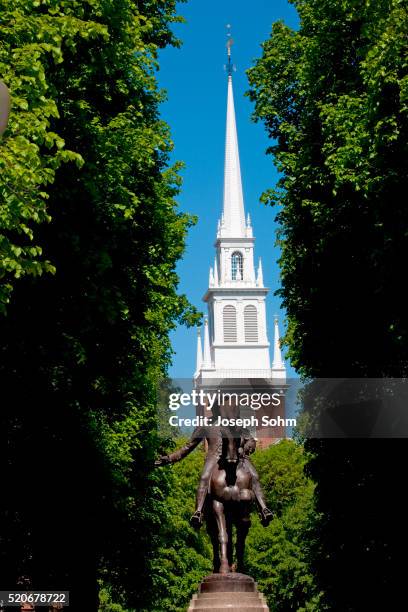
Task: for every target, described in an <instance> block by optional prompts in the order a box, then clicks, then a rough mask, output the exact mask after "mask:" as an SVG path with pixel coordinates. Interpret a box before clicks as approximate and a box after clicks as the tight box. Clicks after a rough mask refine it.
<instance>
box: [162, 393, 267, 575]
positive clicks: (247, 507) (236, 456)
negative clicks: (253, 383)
mask: <svg viewBox="0 0 408 612" xmlns="http://www.w3.org/2000/svg"><path fill="white" fill-rule="evenodd" d="M237 410H239V409H237V408H235V406H233V405H229V406H227V407H226V406H224V407H223V410H222V411H218V407H216V406H215V407H214V408H213V415H212V421H213V423H215V422H216V420H217V418H218V417H219V416H220V415H221V416H222V418H223V419H225V418H226V419H228V421H230V420H231V422H233V421H234V420H235V419H236V418H237ZM238 414H239V411H238ZM201 441H204V443H205V444H206V447H207V454H206V460H205V464H204V468H203V471H202V475H201V479H200V484H199V487H198V490H197V498H196V511H195V513H194V514H193V516H192V517H191V521H190V522H191V524H192V525H193V526H194V527H196V528H199V527H200V526H201V524H202V521H203V519H205V521H206V525H207V531H208V534H209V536H210V538H211V542H212V546H213V552H214V561H213V563H214V573H220V574H226V573H229V572H231V571H237V572H243V569H244V552H245V540H246V537H247V534H248V531H249V528H250V525H251V517H250V513H251V507H252V503H253V502H254V501H255V502H256V503H257V505H258V509H259V512H260V516H261V521H262V524H263V525H264V526H267V525H268V524H269V522H270V521H271V520H272V517H273V515H272V512H271V511H270V510H269V508H267V506H266V503H265V499H264V496H263V493H262V490H261V486H260V483H259V478H258V474H257V472H256V470H255V467H254V466H253V465H252V463H251V461H250V460H249V457H248V455H249V454H250V453H252V452H253V451H254V450H255V447H256V441H255V439H254V438H253V437H252V436H251V435H250V433H249V432H248V430H246V429H244V428H242V427H237V426H235V425H233V424H231V425H227V426H219V425H216V424H210V425H209V426H203V427H197V428H196V429H195V430H194V432H193V434H192V437H191V439H190V440H189V442H187V444H185V445H184V446H183V447H182V448H180V449H179V450H177V451H175V452H173V453H170V454H169V455H164V456H162V457H160V458H159V459H158V460H157V461H156V462H155V465H156V466H160V465H168V464H173V463H176V462H177V461H180V460H181V459H183V458H184V457H186V456H187V455H188V454H189V453H190V452H191V451H192V450H194V448H196V447H197V446H198V444H199V443H200V442H201ZM234 527H235V530H236V545H235V558H234V546H233V529H234Z"/></svg>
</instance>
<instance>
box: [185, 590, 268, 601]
mask: <svg viewBox="0 0 408 612" xmlns="http://www.w3.org/2000/svg"><path fill="white" fill-rule="evenodd" d="M260 595H261V593H259V592H257V591H255V592H254V593H245V592H244V593H239V592H237V591H219V592H215V593H199V594H198V595H193V597H194V599H197V598H199V599H217V598H220V597H224V598H227V599H231V600H232V601H236V600H237V601H241V600H242V599H245V601H246V600H247V599H258V598H259V596H260Z"/></svg>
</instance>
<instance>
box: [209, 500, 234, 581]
mask: <svg viewBox="0 0 408 612" xmlns="http://www.w3.org/2000/svg"><path fill="white" fill-rule="evenodd" d="M213 510H214V515H215V520H216V521H217V527H218V541H219V543H220V552H221V560H220V561H221V562H220V572H219V573H220V574H228V572H229V571H230V566H229V563H228V553H227V548H228V533H227V524H226V520H225V514H224V506H223V504H222V503H221V502H219V501H217V500H216V499H214V500H213Z"/></svg>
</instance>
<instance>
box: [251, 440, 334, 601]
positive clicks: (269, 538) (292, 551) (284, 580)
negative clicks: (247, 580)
mask: <svg viewBox="0 0 408 612" xmlns="http://www.w3.org/2000/svg"><path fill="white" fill-rule="evenodd" d="M253 461H254V463H255V465H256V469H257V471H258V473H259V475H260V480H261V484H262V487H263V490H264V493H265V497H266V500H267V504H268V507H269V508H271V510H272V511H273V512H274V514H275V517H274V519H273V521H272V522H271V524H270V525H269V527H268V528H267V529H265V528H264V527H262V525H261V522H260V520H259V518H258V517H256V518H255V519H254V520H253V524H252V528H251V530H250V532H249V535H248V540H247V542H248V546H247V553H246V566H247V571H248V574H250V575H251V576H253V577H254V578H255V580H256V581H257V583H258V585H259V588H260V589H261V590H262V592H263V593H264V594H265V595H266V597H267V599H268V604H269V608H270V610H271V611H274V612H275V611H276V612H279V611H284V610H287V611H289V610H297V611H299V612H301V611H306V610H307V611H310V612H312V611H315V612H317V611H321V610H323V609H324V607H323V604H322V603H321V601H320V599H321V598H320V595H319V592H318V589H317V587H316V582H315V579H314V576H313V572H312V570H311V566H310V561H311V549H312V544H313V538H314V537H315V534H314V533H313V528H314V525H315V521H316V514H315V508H314V484H313V482H312V480H311V479H310V478H308V477H307V476H306V475H305V470H304V468H305V464H306V461H307V455H306V453H305V452H304V450H303V447H302V446H300V445H298V444H296V443H294V442H293V441H291V440H283V441H282V442H280V443H279V444H276V445H273V446H271V447H269V448H267V449H265V450H261V451H257V452H256V453H255V455H254V456H253Z"/></svg>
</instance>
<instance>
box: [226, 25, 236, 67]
mask: <svg viewBox="0 0 408 612" xmlns="http://www.w3.org/2000/svg"><path fill="white" fill-rule="evenodd" d="M233 44H234V40H233V38H232V37H231V24H229V23H228V24H227V55H228V64H227V65H226V66H225V69H226V71H227V74H228V76H232V73H233V72H234V70H235V66H234V64H233V63H232V61H231V47H232V45H233Z"/></svg>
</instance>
